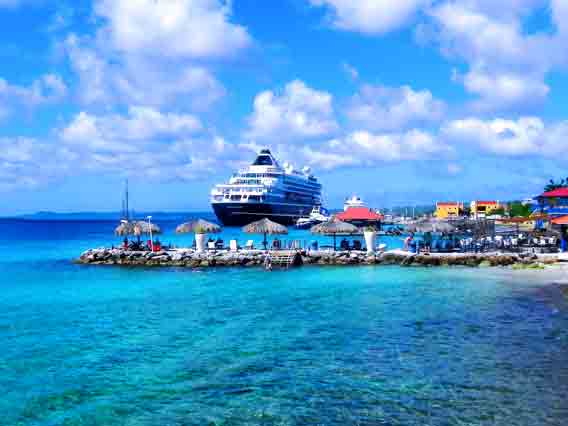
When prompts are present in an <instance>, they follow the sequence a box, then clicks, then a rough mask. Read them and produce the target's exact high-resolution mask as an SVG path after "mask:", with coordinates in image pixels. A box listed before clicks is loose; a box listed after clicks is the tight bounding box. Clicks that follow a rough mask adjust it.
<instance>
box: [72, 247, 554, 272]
mask: <svg viewBox="0 0 568 426" xmlns="http://www.w3.org/2000/svg"><path fill="white" fill-rule="evenodd" d="M283 254H290V255H291V257H292V258H294V264H295V265H301V264H303V265H400V266H407V267H435V266H467V267H479V266H512V265H516V266H519V267H541V266H544V265H545V264H553V263H556V262H557V261H558V258H557V257H556V256H554V255H547V256H542V255H541V256H537V255H519V254H506V253H475V254H473V253H472V254H467V253H452V254H444V253H432V254H429V255H427V254H411V253H406V252H403V251H400V250H394V251H389V252H385V253H376V254H367V253H366V252H362V251H350V252H347V251H338V252H324V251H310V252H297V253H295V252H293V253H285V252H268V253H267V252H264V251H260V250H241V251H238V252H229V251H218V252H215V253H212V252H211V253H196V252H194V251H192V250H183V249H176V250H169V251H160V252H157V253H150V252H143V251H129V250H122V249H93V250H88V251H86V252H85V253H83V254H82V255H81V257H80V258H79V259H77V260H76V263H79V264H85V265H121V266H148V267H151V266H157V267H159V266H162V267H168V266H169V267H183V268H208V267H223V266H248V267H251V266H262V265H264V264H265V262H266V257H267V256H268V257H270V259H272V260H273V261H276V258H277V257H280V258H281V257H282V255H283ZM275 266H276V265H275Z"/></svg>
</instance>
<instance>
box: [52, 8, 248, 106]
mask: <svg viewBox="0 0 568 426" xmlns="http://www.w3.org/2000/svg"><path fill="white" fill-rule="evenodd" d="M231 13H232V11H231V2H226V1H221V0H96V1H95V3H94V14H95V16H96V17H97V18H99V19H98V21H96V22H97V31H96V33H95V34H93V35H91V36H88V35H82V36H77V35H73V34H72V35H70V36H68V37H67V39H66V41H65V42H64V43H63V48H64V51H65V52H66V54H67V56H68V58H69V62H70V64H71V68H72V69H73V71H74V72H75V73H76V74H77V76H78V80H79V90H78V96H79V98H80V100H81V101H82V102H83V104H85V105H90V104H101V105H108V104H113V105H115V104H121V105H129V104H144V105H153V106H163V105H169V104H171V103H175V102H181V101H182V100H183V103H184V104H185V105H188V107H189V108H192V109H195V110H205V109H208V108H209V107H210V106H211V105H212V104H213V103H214V102H216V101H217V100H219V99H220V98H221V97H223V96H224V94H225V89H224V88H223V86H222V84H221V83H220V82H219V81H218V80H217V79H216V77H215V76H214V74H213V72H212V70H211V67H210V66H209V64H211V63H212V62H214V61H219V60H228V59H231V58H234V57H236V56H238V55H240V53H241V52H242V51H244V50H245V49H246V48H247V47H249V46H250V45H251V44H252V38H251V37H250V35H249V34H248V31H247V30H246V28H244V27H242V26H240V25H237V24H234V23H232V22H231V21H230V18H231Z"/></svg>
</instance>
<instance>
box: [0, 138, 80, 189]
mask: <svg viewBox="0 0 568 426" xmlns="http://www.w3.org/2000/svg"><path fill="white" fill-rule="evenodd" d="M73 159H74V158H73V156H72V155H71V154H70V153H69V152H68V151H67V150H65V149H60V150H57V149H55V145H53V144H50V143H47V142H45V141H40V140H38V139H35V138H24V137H14V138H0V190H4V191H6V190H11V189H14V188H22V187H24V188H25V187H37V186H41V185H44V184H46V183H48V182H51V181H52V180H54V179H57V178H58V177H62V176H64V175H65V173H66V172H67V170H68V168H69V166H68V165H69V164H70V162H71V161H72V160H73Z"/></svg>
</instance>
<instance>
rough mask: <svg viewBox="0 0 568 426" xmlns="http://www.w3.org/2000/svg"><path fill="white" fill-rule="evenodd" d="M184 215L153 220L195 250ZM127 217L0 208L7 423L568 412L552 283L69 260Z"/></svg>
mask: <svg viewBox="0 0 568 426" xmlns="http://www.w3.org/2000/svg"><path fill="white" fill-rule="evenodd" d="M182 216H183V217H180V215H163V216H156V219H155V220H156V222H157V223H158V224H159V225H160V226H161V227H162V229H163V231H164V233H163V235H161V236H160V239H161V240H162V242H163V243H166V244H168V243H171V244H174V245H178V246H179V245H190V244H191V241H192V236H191V235H185V236H176V235H175V234H174V232H173V231H174V229H175V226H176V225H177V224H179V223H180V222H181V221H182V220H186V219H190V218H191V217H189V216H191V215H182ZM116 225H117V220H116V219H110V218H100V217H98V218H97V217H91V218H89V217H86V216H80V217H72V218H64V219H61V218H60V219H57V218H55V219H54V218H50V219H45V218H27V219H22V218H15V219H0V276H1V277H2V279H1V280H0V392H1V397H0V425H6V426H23V425H26V426H28V425H30V426H32V425H33V426H40V425H41V426H52V425H53V426H55V425H58V426H59V425H66V426H71V425H77V426H79V425H93V426H94V425H97V426H99V425H105V426H106V425H109V426H111V425H117V426H118V425H120V426H123V425H124V426H142V425H144V426H156V425H165V426H170V425H171V426H174V425H180V426H181V425H437V426H438V425H441V426H443V425H448V426H449V425H456V426H458V425H459V426H462V425H468V426H472V425H507V426H512V425H523V426H525V425H526V426H535V425H566V424H568V398H567V396H568V309H566V306H565V304H564V303H563V302H562V298H561V297H560V296H559V294H560V293H559V292H555V291H553V289H554V286H543V283H542V282H537V281H535V280H532V279H528V278H526V279H525V278H523V275H518V274H517V275H515V276H514V278H511V277H510V276H509V275H508V274H507V273H494V272H492V270H491V269H475V270H471V269H459V268H456V269H425V268H401V267H396V266H388V267H387V266H368V267H367V266H358V267H330V266H328V267H316V266H305V267H300V268H295V269H288V270H276V269H275V270H273V271H265V270H263V269H262V268H258V269H256V268H251V269H245V268H226V269H211V270H191V269H178V268H164V269H152V268H148V269H144V268H121V267H112V266H80V265H76V264H74V263H73V262H72V260H73V259H74V258H77V257H78V256H79V255H80V254H81V252H82V251H84V250H86V249H88V248H92V247H101V246H107V247H108V246H111V245H112V244H115V245H119V244H120V243H121V239H120V238H117V237H115V236H114V235H113V229H114V228H115V227H116ZM215 237H217V236H215ZM221 237H222V238H223V239H224V240H225V241H228V240H229V239H232V238H236V239H238V240H239V242H240V243H241V244H244V242H245V241H246V240H248V239H255V242H257V243H259V242H260V240H261V239H262V236H249V235H244V234H242V233H241V231H240V230H239V229H237V228H233V229H231V228H229V229H225V230H224V231H223V233H222V234H221ZM283 238H290V239H296V240H300V241H308V242H309V241H311V240H313V239H314V238H316V237H314V236H313V235H310V233H309V231H295V230H293V231H292V230H291V231H290V235H289V236H287V237H283ZM317 238H321V240H320V241H321V242H322V243H323V242H324V238H325V237H317ZM382 238H383V239H384V242H385V243H386V244H388V245H389V247H390V248H393V247H396V246H397V245H400V244H402V242H401V241H400V238H395V237H382ZM327 242H328V243H329V239H328V240H327Z"/></svg>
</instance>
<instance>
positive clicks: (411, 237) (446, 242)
mask: <svg viewBox="0 0 568 426" xmlns="http://www.w3.org/2000/svg"><path fill="white" fill-rule="evenodd" d="M456 247H459V240H458V239H457V236H455V235H448V234H442V235H441V237H439V238H437V239H436V240H434V237H433V235H432V233H431V232H425V233H424V234H423V235H422V238H421V239H420V240H416V239H415V234H414V233H413V232H411V233H410V234H408V236H407V237H406V238H405V239H404V246H403V250H404V251H411V252H415V253H416V252H419V251H422V252H424V253H430V252H431V251H432V250H438V251H451V250H454V249H455V248H456Z"/></svg>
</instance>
